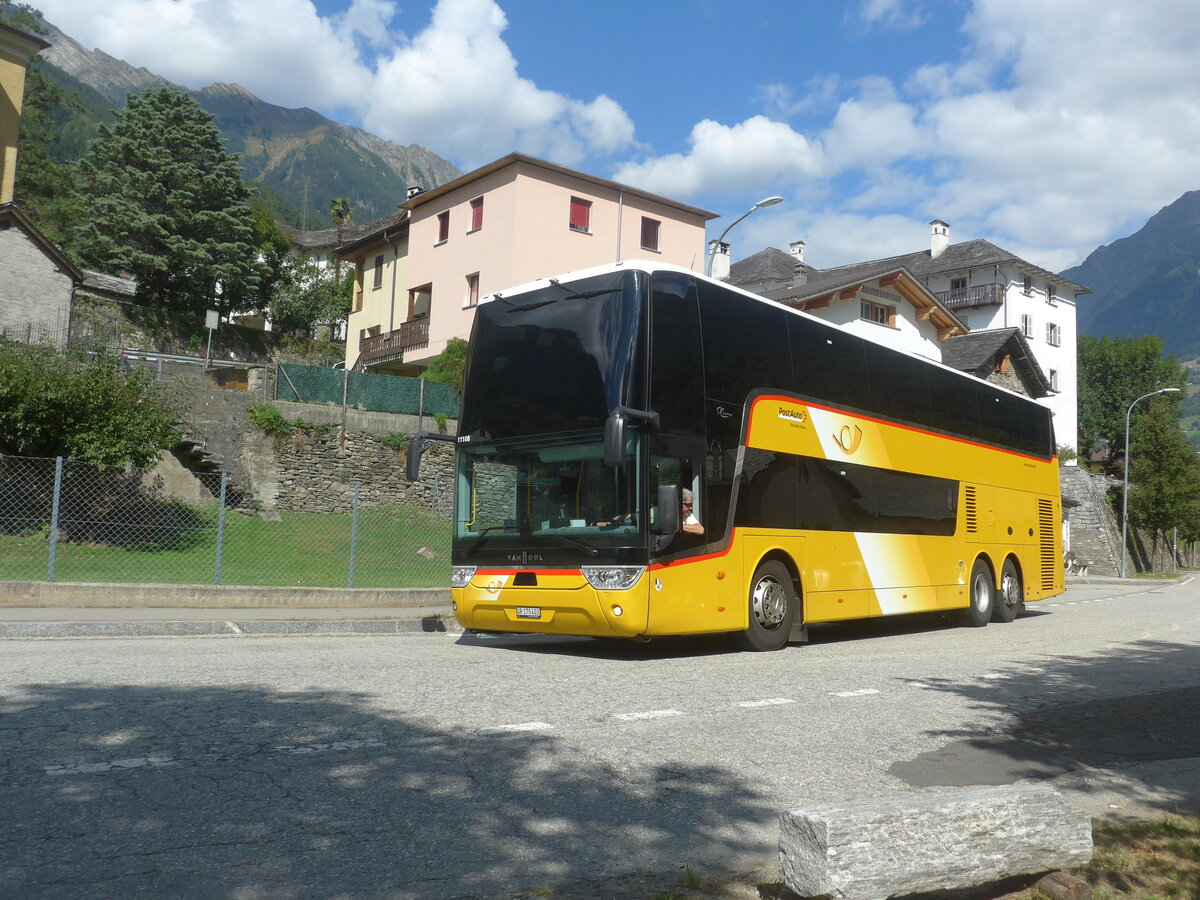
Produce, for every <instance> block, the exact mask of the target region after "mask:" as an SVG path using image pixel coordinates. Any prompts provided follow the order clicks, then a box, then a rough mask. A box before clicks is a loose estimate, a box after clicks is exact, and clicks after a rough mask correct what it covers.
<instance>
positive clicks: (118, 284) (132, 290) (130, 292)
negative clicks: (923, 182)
mask: <svg viewBox="0 0 1200 900" xmlns="http://www.w3.org/2000/svg"><path fill="white" fill-rule="evenodd" d="M83 287H84V288H85V289H86V290H89V291H92V292H94V293H97V294H106V295H108V296H110V297H133V296H135V295H136V294H137V280H136V279H134V278H120V277H118V276H116V275H105V274H104V273H103V272H92V271H90V270H87V269H85V270H84V272H83Z"/></svg>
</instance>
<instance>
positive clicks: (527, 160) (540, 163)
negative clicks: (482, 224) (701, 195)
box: [401, 153, 718, 222]
mask: <svg viewBox="0 0 1200 900" xmlns="http://www.w3.org/2000/svg"><path fill="white" fill-rule="evenodd" d="M515 165H525V166H529V167H532V168H536V169H545V170H546V171H548V172H552V173H554V174H557V175H566V176H567V177H569V178H575V179H578V180H579V181H585V182H590V183H591V184H594V185H596V186H598V187H603V188H608V189H609V190H614V191H619V192H621V193H623V194H627V195H629V196H632V197H641V198H642V199H644V200H650V201H653V202H654V203H660V204H662V205H663V206H669V207H671V208H672V209H677V210H680V211H681V212H685V213H689V214H690V215H694V216H699V217H700V218H701V219H703V220H704V221H706V222H707V221H708V220H710V219H715V218H717V216H718V214H717V213H715V212H709V211H708V210H706V209H700V207H698V206H689V205H687V204H686V203H680V202H679V201H678V200H670V199H668V198H666V197H660V196H658V195H657V194H651V193H649V192H648V191H643V190H640V189H638V188H635V187H630V186H629V185H627V184H620V183H619V182H616V181H609V180H608V179H607V178H598V177H596V176H595V175H589V174H588V173H586V172H579V171H577V170H575V169H568V168H567V167H566V166H560V165H556V164H555V163H552V162H546V160H544V159H538V158H536V157H533V156H526V155H525V154H524V153H510V154H508V156H503V157H501V158H500V159H498V160H496V161H495V162H491V163H488V164H487V165H486V166H481V167H480V168H478V169H476V170H475V171H473V172H468V173H467V174H466V175H462V176H460V177H458V178H455V179H454V180H453V181H447V182H446V183H445V184H442V185H438V186H437V187H435V188H433V189H431V190H428V191H422V192H421V193H419V194H417V195H416V196H414V197H410V198H409V199H408V200H406V201H405V202H404V203H402V204H401V206H403V207H404V208H405V209H413V210H415V209H416V208H417V207H418V206H421V205H423V204H425V203H428V202H430V201H431V200H436V199H437V198H438V197H442V196H445V195H446V194H448V193H450V192H451V191H456V190H458V189H459V188H461V187H464V186H466V185H468V184H471V183H472V182H473V181H478V180H479V179H480V178H483V177H484V176H485V175H490V174H492V173H493V172H499V171H500V170H501V169H506V168H508V167H509V166H515Z"/></svg>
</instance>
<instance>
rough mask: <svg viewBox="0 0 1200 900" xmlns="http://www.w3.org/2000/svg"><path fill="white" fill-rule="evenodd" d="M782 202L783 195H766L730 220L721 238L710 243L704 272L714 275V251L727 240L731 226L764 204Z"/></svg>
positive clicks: (772, 204) (771, 204)
mask: <svg viewBox="0 0 1200 900" xmlns="http://www.w3.org/2000/svg"><path fill="white" fill-rule="evenodd" d="M782 202H783V198H782V197H766V198H764V199H762V200H759V201H758V202H757V203H755V204H754V205H753V206H752V207H750V208H749V209H748V210H746V211H745V212H744V213H742V214H741V215H740V216H738V217H737V218H736V219H734V220H733V221H732V222H730V223H729V225H728V227H727V228H726V229H725V230H724V231H722V232H721V236H720V237H719V238H717V239H716V240H715V241H712V242H710V243H709V245H708V258H707V259H706V260H705V261H704V274H705V275H708V276H709V277H711V276H712V263H713V252H714V250H715V249H716V248H717V247H719V246H721V244H722V242H723V241H724V240H725V235H727V234H729V229H730V228H733V226H734V225H736V224H737V223H738V222H740V221H742V219H744V218H746V216H748V215H750V213H752V212H754V211H755V210H756V209H762V208H763V207H764V206H774V205H775V204H776V203H782Z"/></svg>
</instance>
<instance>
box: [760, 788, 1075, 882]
mask: <svg viewBox="0 0 1200 900" xmlns="http://www.w3.org/2000/svg"><path fill="white" fill-rule="evenodd" d="M1091 858H1092V826H1091V820H1090V819H1089V817H1088V816H1087V814H1086V813H1084V812H1083V811H1082V810H1080V809H1077V808H1076V807H1074V806H1072V805H1071V804H1070V803H1068V802H1067V800H1066V799H1065V798H1064V797H1063V796H1062V795H1061V794H1059V793H1058V792H1057V791H1055V790H1052V789H1051V788H1048V787H1044V786H1041V785H1005V786H1002V787H994V788H982V789H977V790H965V791H945V792H938V793H930V794H917V795H914V796H910V797H900V798H885V799H874V800H857V801H852V802H848V803H838V804H828V805H821V806H811V807H800V808H797V809H790V810H786V811H785V812H784V813H783V814H782V816H781V817H780V829H779V862H780V868H781V869H782V871H783V879H784V882H785V883H786V884H787V886H788V887H789V888H791V889H792V890H793V891H795V892H796V893H797V894H799V895H801V896H802V897H832V898H837V900H885V898H887V897H894V896H898V895H903V894H912V893H917V892H919V891H946V890H958V889H962V888H971V887H976V886H978V885H981V884H987V883H988V882H990V881H996V880H999V879H1002V878H1007V877H1009V876H1013V875H1032V874H1036V873H1039V872H1047V871H1050V870H1054V869H1066V868H1070V867H1072V866H1079V865H1083V864H1084V863H1086V862H1087V861H1088V860H1090V859H1091Z"/></svg>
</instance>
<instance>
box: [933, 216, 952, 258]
mask: <svg viewBox="0 0 1200 900" xmlns="http://www.w3.org/2000/svg"><path fill="white" fill-rule="evenodd" d="M929 227H930V229H931V230H930V234H929V256H930V257H931V258H932V259H937V258H938V257H939V256H941V255H942V253H943V252H944V251H945V249H946V248H947V247H948V246H950V226H949V225H948V224H947V223H945V222H943V221H942V220H941V219H934V220H933V221H932V222H930V223H929Z"/></svg>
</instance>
